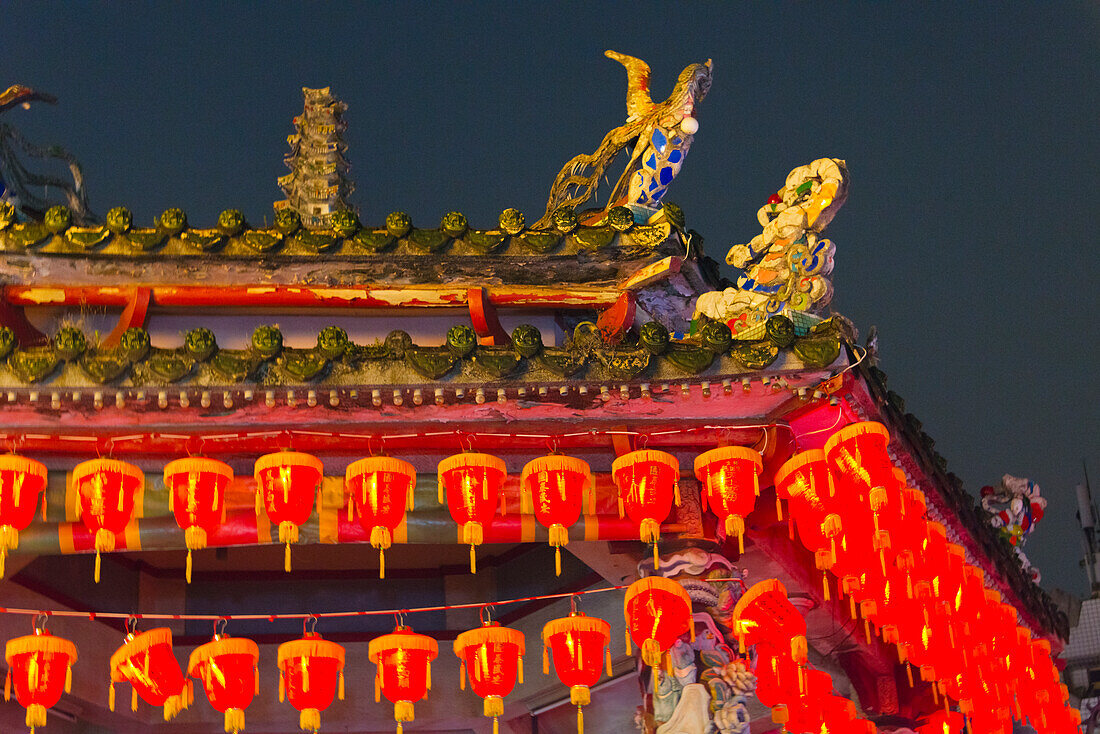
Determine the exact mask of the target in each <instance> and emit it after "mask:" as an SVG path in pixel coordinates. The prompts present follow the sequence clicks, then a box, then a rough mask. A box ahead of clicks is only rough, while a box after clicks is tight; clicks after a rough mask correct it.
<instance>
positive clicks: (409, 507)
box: [405, 482, 416, 510]
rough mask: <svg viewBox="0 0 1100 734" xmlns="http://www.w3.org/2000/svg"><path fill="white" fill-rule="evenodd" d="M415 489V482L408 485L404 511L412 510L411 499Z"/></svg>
mask: <svg viewBox="0 0 1100 734" xmlns="http://www.w3.org/2000/svg"><path fill="white" fill-rule="evenodd" d="M415 488H416V483H415V482H413V483H412V484H410V485H409V490H408V492H407V493H406V495H405V505H406V507H405V509H406V510H412V509H414V507H413V505H414V503H413V497H414V493H413V489H415Z"/></svg>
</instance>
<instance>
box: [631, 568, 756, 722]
mask: <svg viewBox="0 0 1100 734" xmlns="http://www.w3.org/2000/svg"><path fill="white" fill-rule="evenodd" d="M639 572H640V573H641V574H646V575H648V574H650V573H652V572H653V562H652V561H650V560H646V561H643V562H642V564H641V565H640V566H639ZM659 573H660V575H662V576H665V577H667V578H672V579H674V580H676V581H677V582H679V583H680V585H682V586H683V587H684V590H685V591H687V593H688V596H689V597H691V601H692V610H693V617H694V620H695V628H696V631H695V642H694V643H692V642H689V641H688V640H686V639H682V640H679V641H677V642H676V643H675V645H673V647H672V650H671V651H670V654H671V657H672V673H671V674H669V673H667V672H665V671H660V672H658V675H657V690H655V691H652V694H653V710H652V712H641V713H640V714H639V717H638V719H637V722H636V723H637V724H638V726H639V729H640V730H641V731H643V732H645V733H646V734H747V732H748V730H749V714H748V708H747V704H748V700H749V698H750V697H751V696H752V695H753V691H754V690H755V688H756V678H755V676H753V674H752V673H751V672H749V670H748V668H747V666H746V665H745V664H744V663H743V662H742V661H741V660H740V659H739V658H738V656H737V655H736V654H735V652H734V650H736V641H733V643H732V646H731V640H733V636H732V628H731V623H732V611H733V607H734V605H735V604H736V603H737V600H738V599H739V598H740V597H741V592H742V588H743V587H742V583H741V572H740V571H738V570H737V569H736V568H734V566H733V565H732V564H731V563H730V562H729V560H728V559H727V558H725V557H724V556H722V555H720V554H717V553H708V552H706V551H704V550H702V549H699V548H688V549H686V550H683V551H680V552H677V553H673V554H669V555H667V556H663V557H662V558H661V563H660V568H659ZM645 679H646V680H647V681H648V680H649V675H648V674H647V675H646V676H645Z"/></svg>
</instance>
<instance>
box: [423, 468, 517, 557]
mask: <svg viewBox="0 0 1100 734" xmlns="http://www.w3.org/2000/svg"><path fill="white" fill-rule="evenodd" d="M507 476H508V471H507V469H505V467H504V462H503V461H501V460H500V459H498V458H497V457H495V456H492V455H490V454H472V453H465V454H455V455H454V456H449V457H447V458H446V459H444V460H443V461H441V462H439V502H440V504H442V503H443V502H444V498H445V499H446V503H447V509H448V510H450V512H451V517H452V518H453V519H454V521H455V522H456V523H458V526H459V533H460V535H459V537H460V538H461V540H462V543H464V544H466V545H469V546H470V573H476V572H477V547H478V546H479V545H481V544H482V542H483V541H484V539H485V526H486V525H488V524H489V523H490V522H492V521H493V514H494V513H495V512H496V506H497V501H498V500H499V501H500V511H501V514H503V513H504V511H505V507H504V496H503V495H502V494H501V492H500V490H501V487H503V486H504V480H505V478H507Z"/></svg>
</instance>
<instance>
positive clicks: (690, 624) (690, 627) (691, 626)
mask: <svg viewBox="0 0 1100 734" xmlns="http://www.w3.org/2000/svg"><path fill="white" fill-rule="evenodd" d="M688 639H690V640H691V641H692V642H695V617H692V618H690V619H689V620H688Z"/></svg>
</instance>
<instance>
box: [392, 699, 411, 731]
mask: <svg viewBox="0 0 1100 734" xmlns="http://www.w3.org/2000/svg"><path fill="white" fill-rule="evenodd" d="M393 718H394V720H396V721H397V726H398V728H400V726H401V722H403V721H412V720H413V705H412V701H398V702H397V703H395V704H394V705H393Z"/></svg>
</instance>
